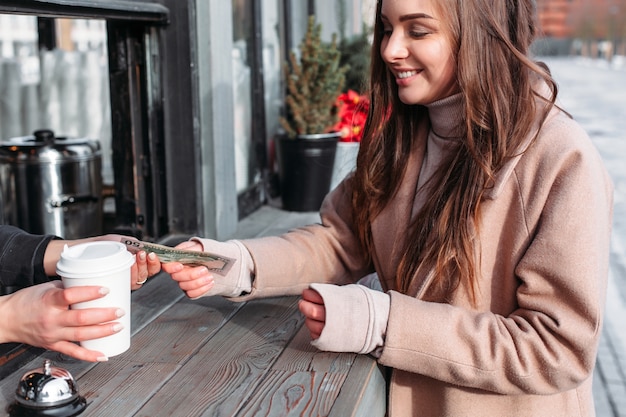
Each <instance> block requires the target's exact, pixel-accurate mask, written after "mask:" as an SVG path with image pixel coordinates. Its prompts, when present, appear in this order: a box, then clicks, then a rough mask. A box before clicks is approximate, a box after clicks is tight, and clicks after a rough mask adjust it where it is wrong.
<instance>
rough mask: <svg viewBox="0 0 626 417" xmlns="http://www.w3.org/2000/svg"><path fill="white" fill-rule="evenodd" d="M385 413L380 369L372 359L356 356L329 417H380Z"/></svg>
mask: <svg viewBox="0 0 626 417" xmlns="http://www.w3.org/2000/svg"><path fill="white" fill-rule="evenodd" d="M386 411H387V384H386V381H385V376H384V372H383V368H382V367H380V366H379V365H378V363H377V362H376V360H375V359H374V358H372V357H371V356H366V355H357V357H356V359H355V361H354V365H353V366H352V368H351V369H350V373H349V374H348V377H347V378H346V383H345V384H344V385H343V386H342V387H341V392H340V393H339V396H338V397H337V400H336V401H335V403H334V404H333V407H332V410H331V413H330V414H329V417H378V416H380V417H382V416H384V415H385V413H386Z"/></svg>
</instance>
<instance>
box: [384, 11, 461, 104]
mask: <svg viewBox="0 0 626 417" xmlns="http://www.w3.org/2000/svg"><path fill="white" fill-rule="evenodd" d="M433 2H434V0H383V1H382V8H381V15H380V18H381V22H382V26H383V29H384V35H383V37H382V42H381V45H380V54H381V56H382V58H383V60H384V61H385V63H386V64H387V67H388V68H389V70H390V71H391V73H392V74H393V75H394V76H395V79H396V84H397V85H398V96H399V98H400V100H401V101H402V102H403V103H405V104H421V105H426V104H429V103H432V102H434V101H437V100H440V99H442V98H445V97H448V96H450V95H452V94H454V93H456V92H458V91H459V89H458V85H457V81H456V63H455V59H454V55H453V52H452V47H451V44H450V39H449V37H448V36H447V35H446V34H445V33H444V32H443V29H444V25H443V24H442V21H441V19H442V16H441V14H440V13H439V12H438V11H437V9H436V8H435V7H434V6H433Z"/></svg>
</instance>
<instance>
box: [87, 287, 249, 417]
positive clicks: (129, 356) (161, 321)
mask: <svg viewBox="0 0 626 417" xmlns="http://www.w3.org/2000/svg"><path fill="white" fill-rule="evenodd" d="M241 307H242V304H237V303H233V302H230V301H228V300H225V299H223V298H221V297H206V298H202V299H199V300H188V299H183V300H181V301H180V302H178V303H176V304H175V305H173V306H172V307H171V308H170V309H168V310H166V311H165V312H163V314H161V316H159V317H158V318H157V319H156V320H155V321H153V322H151V323H150V324H149V325H148V326H146V327H145V328H144V329H143V330H142V331H141V332H139V333H138V334H137V335H136V336H135V337H134V338H133V344H132V346H131V348H130V349H129V350H128V351H126V352H125V353H123V354H121V355H119V356H118V357H116V358H114V359H112V360H110V361H109V362H106V363H101V364H98V365H97V366H95V367H93V368H92V369H90V370H89V372H87V373H86V374H85V375H84V376H82V377H81V379H80V380H79V389H80V391H81V393H82V395H83V396H85V398H87V401H88V402H89V410H90V412H91V413H93V415H95V416H109V415H110V416H115V417H119V416H125V415H128V416H131V415H133V414H134V413H135V412H136V411H137V410H138V409H139V408H141V406H143V404H144V403H145V402H146V400H147V399H149V398H150V397H151V396H152V395H153V394H155V393H156V392H157V391H158V390H159V389H160V388H162V386H163V385H164V384H166V383H168V382H169V380H170V379H171V378H172V377H173V376H174V374H175V373H176V371H177V370H179V369H180V368H181V367H182V366H183V365H184V364H185V363H186V362H188V361H189V360H190V359H191V358H192V357H193V355H194V353H195V352H197V351H198V349H199V348H200V347H201V346H202V345H203V344H204V343H205V342H206V341H207V340H208V339H210V338H211V337H212V336H213V335H214V334H215V332H216V331H217V330H219V328H220V327H221V326H222V325H223V324H224V323H225V322H226V321H228V320H229V319H230V318H231V317H232V315H233V314H234V313H235V312H236V311H237V310H239V309H240V308H241ZM83 381H84V382H83ZM120 387H124V388H123V390H121V389H120Z"/></svg>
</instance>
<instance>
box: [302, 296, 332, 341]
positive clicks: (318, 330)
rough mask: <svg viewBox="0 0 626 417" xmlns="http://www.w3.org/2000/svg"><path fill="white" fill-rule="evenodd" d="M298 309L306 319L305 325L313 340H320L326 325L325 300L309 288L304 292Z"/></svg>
mask: <svg viewBox="0 0 626 417" xmlns="http://www.w3.org/2000/svg"><path fill="white" fill-rule="evenodd" d="M298 308H299V309H300V312H301V313H302V314H303V315H304V317H305V320H304V324H305V325H306V327H307V328H308V329H309V332H310V333H311V339H313V340H315V339H318V338H319V337H320V335H321V334H322V330H324V325H325V324H326V307H324V299H322V296H320V295H319V293H318V292H317V291H315V290H312V289H310V288H307V289H305V290H304V291H302V299H301V300H300V302H299V303H298Z"/></svg>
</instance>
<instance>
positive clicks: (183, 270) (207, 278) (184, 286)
mask: <svg viewBox="0 0 626 417" xmlns="http://www.w3.org/2000/svg"><path fill="white" fill-rule="evenodd" d="M176 249H184V250H192V251H197V252H202V250H203V247H202V245H201V244H200V243H199V242H196V241H187V242H183V243H181V244H179V245H177V246H176ZM162 267H163V270H164V271H165V272H167V273H168V274H170V275H171V276H172V279H173V280H174V281H176V282H178V286H179V287H180V289H181V290H183V291H184V292H185V294H186V295H187V297H189V298H192V299H193V298H198V297H201V296H203V295H205V294H206V293H208V292H209V291H210V290H211V288H213V285H214V284H215V280H214V278H213V274H211V272H210V271H209V270H208V269H207V268H206V267H204V266H188V265H183V264H181V263H180V262H169V263H164V264H163V265H162Z"/></svg>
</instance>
